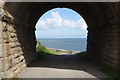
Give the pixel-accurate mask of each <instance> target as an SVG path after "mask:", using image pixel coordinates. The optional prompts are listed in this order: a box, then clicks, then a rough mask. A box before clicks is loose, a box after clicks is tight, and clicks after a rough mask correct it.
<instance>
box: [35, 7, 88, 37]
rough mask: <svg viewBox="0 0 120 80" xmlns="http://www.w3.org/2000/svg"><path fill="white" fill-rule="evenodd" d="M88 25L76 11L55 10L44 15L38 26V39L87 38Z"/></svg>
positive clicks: (66, 9)
mask: <svg viewBox="0 0 120 80" xmlns="http://www.w3.org/2000/svg"><path fill="white" fill-rule="evenodd" d="M86 29H87V24H86V22H85V20H84V19H83V18H82V17H81V16H80V15H79V14H78V13H77V12H75V11H73V10H71V9H68V8H55V9H52V10H50V11H47V12H46V13H45V14H43V15H42V16H41V17H40V19H39V20H38V22H37V24H36V32H35V33H36V37H37V38H86V37H87V30H86Z"/></svg>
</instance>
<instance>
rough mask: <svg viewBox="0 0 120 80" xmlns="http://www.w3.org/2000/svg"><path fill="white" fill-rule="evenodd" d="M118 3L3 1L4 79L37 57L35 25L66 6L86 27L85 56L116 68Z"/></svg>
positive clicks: (117, 61)
mask: <svg viewBox="0 0 120 80" xmlns="http://www.w3.org/2000/svg"><path fill="white" fill-rule="evenodd" d="M118 6H119V4H118V3H64V2H60V3H52V2H51V3H31V2H24V3H20V2H19V3H15V2H6V3H4V5H3V14H2V34H3V43H2V45H3V51H2V57H1V58H2V62H3V63H2V66H3V68H2V73H3V75H2V76H3V77H11V76H13V75H16V74H18V73H19V72H21V70H22V69H23V68H24V67H26V65H28V64H29V63H30V62H31V61H32V60H33V59H34V57H35V56H36V55H35V54H33V53H36V37H35V30H36V29H35V25H36V23H37V21H38V19H39V18H40V16H42V15H43V14H44V13H45V12H46V11H48V10H50V9H53V8H56V7H67V8H70V9H73V10H75V11H76V12H77V13H79V14H80V15H81V16H82V17H84V19H85V21H86V23H87V25H88V32H89V33H88V40H87V55H88V56H89V57H90V58H91V60H93V61H94V62H96V63H98V64H103V65H109V66H111V67H113V68H116V69H119V67H118V66H119V46H118V41H119V37H118V35H119V34H118V32H119V29H118V28H119V27H118V26H119V16H120V14H119V12H118Z"/></svg>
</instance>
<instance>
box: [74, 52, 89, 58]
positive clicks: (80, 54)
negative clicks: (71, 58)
mask: <svg viewBox="0 0 120 80" xmlns="http://www.w3.org/2000/svg"><path fill="white" fill-rule="evenodd" d="M76 56H78V57H80V58H84V59H88V56H87V52H86V51H83V52H80V53H77V54H76Z"/></svg>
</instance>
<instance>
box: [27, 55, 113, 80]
mask: <svg viewBox="0 0 120 80" xmlns="http://www.w3.org/2000/svg"><path fill="white" fill-rule="evenodd" d="M28 68H55V69H67V70H77V71H84V72H86V73H88V74H90V75H92V76H94V77H95V78H100V80H101V79H102V80H113V79H111V78H110V77H108V76H106V75H105V74H103V73H102V72H101V71H100V70H99V69H100V66H97V65H95V64H94V63H92V62H90V61H88V60H84V59H82V58H79V57H77V56H76V55H72V54H61V55H52V56H49V57H47V58H43V59H36V60H34V61H33V62H32V64H30V65H28ZM46 74H47V73H46Z"/></svg>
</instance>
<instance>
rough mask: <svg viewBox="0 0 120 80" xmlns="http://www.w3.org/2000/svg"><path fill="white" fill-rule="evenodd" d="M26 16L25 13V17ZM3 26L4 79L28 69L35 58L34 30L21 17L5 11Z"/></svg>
mask: <svg viewBox="0 0 120 80" xmlns="http://www.w3.org/2000/svg"><path fill="white" fill-rule="evenodd" d="M10 9H13V8H10ZM10 9H9V10H10ZM18 13H19V12H18ZM26 13H27V11H26ZM24 15H25V14H24V13H23V16H24ZM21 16H22V15H21ZM2 26H3V41H4V42H3V45H4V46H3V47H4V48H3V51H4V54H3V66H4V68H3V75H2V77H3V78H4V77H5V78H6V77H14V76H16V74H18V73H19V72H20V71H21V70H22V69H23V68H24V67H26V65H28V64H29V62H30V61H31V60H32V59H33V58H34V56H35V53H36V48H35V41H34V38H35V37H34V36H35V34H34V31H33V30H34V29H32V28H31V29H29V26H26V23H25V22H24V20H23V19H22V18H20V16H16V15H14V14H12V15H11V14H10V13H9V12H8V11H6V10H4V13H3V16H2ZM32 32H33V33H32Z"/></svg>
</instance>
